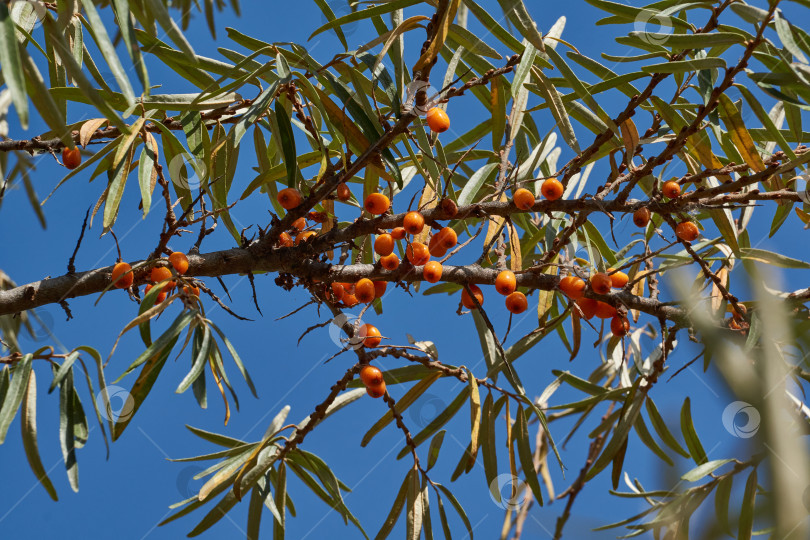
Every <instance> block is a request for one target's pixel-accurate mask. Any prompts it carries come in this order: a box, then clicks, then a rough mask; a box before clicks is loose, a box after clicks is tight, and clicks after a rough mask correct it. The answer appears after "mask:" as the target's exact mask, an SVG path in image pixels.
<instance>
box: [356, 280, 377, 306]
mask: <svg viewBox="0 0 810 540" xmlns="http://www.w3.org/2000/svg"><path fill="white" fill-rule="evenodd" d="M354 295H355V296H356V297H357V299H358V300H359V301H360V302H363V303H364V304H368V303H369V302H372V301H373V300H374V282H373V281H371V280H370V279H368V278H363V279H361V280H360V281H358V282H357V283H355V284H354Z"/></svg>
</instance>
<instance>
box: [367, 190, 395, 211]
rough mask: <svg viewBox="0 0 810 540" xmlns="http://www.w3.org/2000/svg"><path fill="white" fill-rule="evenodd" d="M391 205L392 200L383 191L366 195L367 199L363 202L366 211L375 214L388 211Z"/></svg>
mask: <svg viewBox="0 0 810 540" xmlns="http://www.w3.org/2000/svg"><path fill="white" fill-rule="evenodd" d="M390 207H391V201H390V200H388V197H386V196H385V195H383V194H382V193H372V194H371V195H369V196H368V197H366V201H365V202H364V203H363V208H365V209H366V212H368V213H369V214H374V215H375V216H379V215H380V214H384V213H386V212H387V211H388V209H389V208H390Z"/></svg>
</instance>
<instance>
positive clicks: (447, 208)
mask: <svg viewBox="0 0 810 540" xmlns="http://www.w3.org/2000/svg"><path fill="white" fill-rule="evenodd" d="M439 206H441V208H442V211H444V213H445V214H447V217H449V218H450V219H453V218H454V217H456V214H458V205H457V204H456V203H455V202H454V201H452V200H451V199H442V202H440V203H439Z"/></svg>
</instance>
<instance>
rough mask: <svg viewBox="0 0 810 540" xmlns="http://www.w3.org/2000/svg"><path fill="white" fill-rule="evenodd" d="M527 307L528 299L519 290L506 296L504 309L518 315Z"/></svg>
mask: <svg viewBox="0 0 810 540" xmlns="http://www.w3.org/2000/svg"><path fill="white" fill-rule="evenodd" d="M528 307H529V301H528V300H526V295H525V294H523V293H522V292H520V291H515V292H513V293H512V294H510V295H509V296H507V297H506V309H508V310H509V311H510V312H512V313H514V314H515V315H518V314H520V313H523V312H524V311H526V308H528Z"/></svg>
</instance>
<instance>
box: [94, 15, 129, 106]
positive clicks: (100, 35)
mask: <svg viewBox="0 0 810 540" xmlns="http://www.w3.org/2000/svg"><path fill="white" fill-rule="evenodd" d="M82 6H84V14H85V17H86V18H87V24H88V27H89V29H90V32H91V33H92V35H93V39H94V40H95V42H96V45H98V49H99V51H101V55H102V56H103V57H104V59H105V60H106V61H107V65H108V66H110V70H111V71H112V74H113V77H115V80H116V81H117V82H118V87H119V88H120V89H121V93H123V94H124V97H125V98H126V100H127V103H129V105H130V106H131V105H133V104H134V103H135V93H134V92H133V91H132V85H130V83H129V78H128V77H127V74H126V71H125V70H124V66H122V65H121V60H120V59H119V58H118V54H116V52H115V47H114V46H113V44H112V41H110V36H109V35H108V34H107V29H106V28H105V27H104V23H103V22H102V21H101V17H100V16H99V14H98V11H97V10H96V6H95V5H94V4H93V2H92V0H82ZM127 11H129V10H127Z"/></svg>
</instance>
